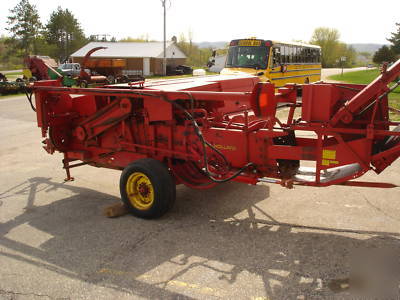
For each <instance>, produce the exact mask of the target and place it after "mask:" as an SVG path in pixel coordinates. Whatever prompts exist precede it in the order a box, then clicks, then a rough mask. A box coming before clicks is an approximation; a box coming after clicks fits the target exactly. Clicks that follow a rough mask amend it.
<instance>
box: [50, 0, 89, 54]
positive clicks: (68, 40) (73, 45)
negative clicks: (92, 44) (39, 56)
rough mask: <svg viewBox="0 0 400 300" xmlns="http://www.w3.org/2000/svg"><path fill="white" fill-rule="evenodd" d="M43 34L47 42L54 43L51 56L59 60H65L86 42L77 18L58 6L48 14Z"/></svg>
mask: <svg viewBox="0 0 400 300" xmlns="http://www.w3.org/2000/svg"><path fill="white" fill-rule="evenodd" d="M45 36H46V41H47V42H48V43H49V44H53V45H56V48H55V53H54V54H53V56H55V57H57V58H59V59H60V61H64V60H66V59H67V58H68V56H69V55H70V54H71V53H73V52H74V51H76V50H78V49H79V48H81V47H82V46H83V45H84V44H86V42H87V39H86V37H85V35H84V33H83V30H82V28H81V26H80V24H79V22H78V20H77V19H76V18H75V17H74V15H73V14H72V12H71V11H69V10H68V9H65V10H63V9H62V8H61V7H60V6H59V7H58V8H57V10H55V11H53V12H52V13H51V15H50V19H49V22H48V23H47V25H46V33H45Z"/></svg>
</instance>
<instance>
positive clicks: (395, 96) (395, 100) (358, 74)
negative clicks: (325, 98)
mask: <svg viewBox="0 0 400 300" xmlns="http://www.w3.org/2000/svg"><path fill="white" fill-rule="evenodd" d="M378 75H379V70H377V69H372V70H365V71H364V70H363V71H355V72H347V73H344V74H343V75H340V74H338V75H333V76H330V77H329V79H331V80H337V81H343V82H348V83H359V84H368V83H370V82H371V81H372V80H374V79H375V78H376V77H377V76H378ZM389 105H390V107H393V108H396V109H399V110H400V86H399V87H397V88H396V89H395V90H394V91H393V92H392V93H390V94H389ZM389 116H390V119H391V120H394V121H400V115H399V114H395V113H390V114H389Z"/></svg>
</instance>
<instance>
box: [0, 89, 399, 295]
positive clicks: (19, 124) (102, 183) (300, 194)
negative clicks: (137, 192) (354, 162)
mask: <svg viewBox="0 0 400 300" xmlns="http://www.w3.org/2000/svg"><path fill="white" fill-rule="evenodd" d="M0 128H1V129H0V139H1V144H0V167H1V173H0V266H1V268H0V298H1V299H3V298H4V299H43V298H51V299H53V298H54V299H58V298H62V299H132V298H147V299H192V298H193V299H214V298H231V299H318V298H321V297H326V298H330V297H332V298H337V299H353V298H354V297H353V296H352V294H351V293H350V292H349V290H348V289H347V288H348V284H347V282H348V278H349V276H350V271H351V260H352V259H351V258H352V257H353V254H354V253H357V251H358V250H360V249H364V250H368V249H389V250H390V251H394V252H396V251H397V252H398V251H399V250H400V243H399V237H400V226H399V225H400V204H399V200H400V190H399V188H393V189H374V188H358V187H344V186H331V187H327V188H311V187H296V188H295V189H293V190H288V189H284V188H282V187H280V186H278V185H259V186H248V185H245V184H240V183H234V182H231V183H226V184H221V185H219V186H218V187H216V188H214V189H211V190H206V191H198V190H191V189H189V188H187V187H185V186H178V188H177V201H176V203H175V206H174V208H173V209H172V211H171V212H170V213H168V214H167V215H166V216H164V217H163V218H161V219H159V220H151V221H149V220H142V219H138V218H134V217H132V216H129V215H127V216H123V217H120V218H116V219H109V218H106V217H104V216H103V209H104V207H106V206H108V205H110V204H113V203H115V202H117V201H119V190H118V183H119V172H118V171H113V170H107V169H100V168H94V167H89V166H83V167H81V168H77V169H73V170H72V175H73V176H74V177H75V181H74V182H67V183H64V181H63V179H64V178H65V173H64V171H63V169H62V164H61V155H60V154H59V153H56V154H54V155H53V156H50V155H48V154H47V153H46V152H45V151H44V150H43V149H41V147H42V144H41V137H40V130H39V129H38V128H37V125H36V123H35V113H34V112H32V111H31V110H30V107H29V105H28V103H27V101H26V99H25V97H19V96H16V97H11V98H6V99H5V98H3V99H0ZM362 180H364V181H367V180H368V181H383V182H390V183H395V184H398V185H400V161H397V162H396V163H394V164H393V165H392V166H391V167H389V168H388V169H387V170H385V171H384V172H383V174H381V175H379V176H377V175H374V174H373V173H368V174H367V175H366V176H364V177H363V178H362ZM386 258H387V259H388V260H389V263H392V264H393V265H395V264H397V263H398V256H387V257H386ZM363 262H364V263H365V265H368V264H370V261H369V260H368V258H366V259H365V261H363ZM392 279H393V280H394V281H396V280H397V283H398V278H393V277H392Z"/></svg>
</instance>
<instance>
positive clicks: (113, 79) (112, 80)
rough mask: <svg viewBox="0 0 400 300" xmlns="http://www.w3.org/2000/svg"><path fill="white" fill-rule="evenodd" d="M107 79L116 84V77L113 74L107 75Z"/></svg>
mask: <svg viewBox="0 0 400 300" xmlns="http://www.w3.org/2000/svg"><path fill="white" fill-rule="evenodd" d="M107 81H108V83H109V84H115V78H114V76H112V75H108V76H107Z"/></svg>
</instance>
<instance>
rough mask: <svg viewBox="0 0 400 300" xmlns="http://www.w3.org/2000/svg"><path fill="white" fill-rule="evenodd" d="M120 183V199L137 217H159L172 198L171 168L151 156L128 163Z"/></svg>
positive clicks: (171, 201)
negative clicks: (169, 169)
mask: <svg viewBox="0 0 400 300" xmlns="http://www.w3.org/2000/svg"><path fill="white" fill-rule="evenodd" d="M119 187H120V193H121V199H122V202H123V203H124V204H125V205H126V207H127V208H128V210H129V212H130V213H132V214H133V215H135V216H137V217H140V218H145V219H154V218H159V217H161V216H162V215H164V214H165V213H166V212H167V211H168V210H169V209H170V208H171V207H172V206H173V204H174V202H175V194H176V186H175V182H174V180H173V178H172V176H171V174H170V172H169V171H168V169H167V167H166V166H165V165H164V164H163V163H161V162H160V161H158V160H155V159H152V158H143V159H139V160H137V161H135V162H133V163H131V164H129V165H128V166H127V167H126V168H125V169H124V170H123V171H122V174H121V178H120V185H119Z"/></svg>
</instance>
